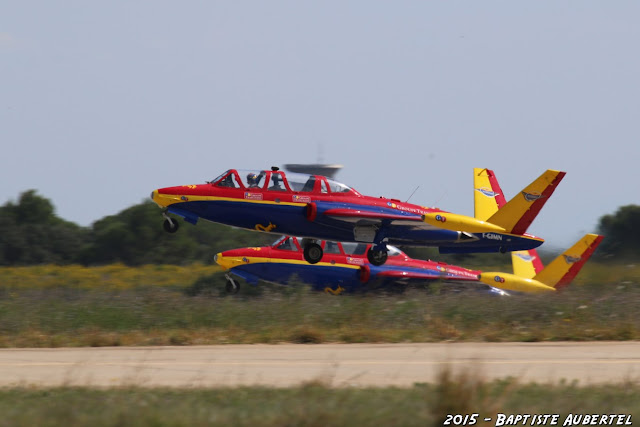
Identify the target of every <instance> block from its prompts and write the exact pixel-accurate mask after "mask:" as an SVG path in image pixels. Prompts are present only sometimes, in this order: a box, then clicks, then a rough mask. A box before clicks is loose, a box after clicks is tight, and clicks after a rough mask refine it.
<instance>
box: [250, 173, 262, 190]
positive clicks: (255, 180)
mask: <svg viewBox="0 0 640 427" xmlns="http://www.w3.org/2000/svg"><path fill="white" fill-rule="evenodd" d="M247 183H248V184H249V188H258V186H259V183H260V175H258V174H257V173H253V172H252V173H250V174H248V175H247Z"/></svg>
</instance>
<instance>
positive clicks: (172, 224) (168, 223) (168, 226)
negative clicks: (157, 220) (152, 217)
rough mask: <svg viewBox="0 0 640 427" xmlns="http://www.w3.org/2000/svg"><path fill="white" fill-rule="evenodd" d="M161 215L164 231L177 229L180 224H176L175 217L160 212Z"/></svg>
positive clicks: (169, 231) (172, 231) (170, 231)
mask: <svg viewBox="0 0 640 427" xmlns="http://www.w3.org/2000/svg"><path fill="white" fill-rule="evenodd" d="M162 216H163V217H164V222H163V223H162V226H163V227H164V231H166V232H167V233H175V232H176V231H178V228H179V227H180V224H178V220H177V219H175V218H171V217H170V216H169V215H167V214H162Z"/></svg>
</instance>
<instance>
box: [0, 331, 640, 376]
mask: <svg viewBox="0 0 640 427" xmlns="http://www.w3.org/2000/svg"><path fill="white" fill-rule="evenodd" d="M446 366H450V367H451V368H452V369H453V370H454V371H460V370H465V369H466V370H471V371H472V372H473V373H477V374H479V375H481V377H482V378H485V379H487V380H490V379H494V378H504V377H507V376H512V377H516V378H518V379H519V380H520V381H521V382H531V381H535V382H540V383H555V382H558V381H560V380H561V379H566V380H568V381H574V380H575V381H578V382H579V384H582V385H584V384H594V383H606V382H619V381H622V380H627V381H628V380H631V381H634V382H637V381H639V380H640V342H592V343H583V342H578V343H547V342H545V343H433V344H315V345H313V344H312V345H300V344H280V345H217V346H189V347H108V348H104V347H103V348H58V349H2V350H0V386H9V385H35V386H58V385H83V386H127V385H141V386H171V387H214V386H237V385H257V384H259V385H266V386H278V387H285V386H291V385H296V384H300V383H303V382H308V381H321V382H323V383H325V384H327V385H330V386H334V387H342V386H390V385H394V386H410V385H412V384H413V383H416V382H434V381H435V379H436V377H437V374H438V372H441V370H442V369H443V368H444V367H446Z"/></svg>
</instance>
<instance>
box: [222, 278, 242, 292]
mask: <svg viewBox="0 0 640 427" xmlns="http://www.w3.org/2000/svg"><path fill="white" fill-rule="evenodd" d="M225 277H226V278H227V285H226V286H225V287H224V289H225V290H226V291H227V293H228V294H237V293H238V291H239V290H240V285H239V284H238V282H236V281H235V280H234V279H233V277H231V276H229V275H228V274H225Z"/></svg>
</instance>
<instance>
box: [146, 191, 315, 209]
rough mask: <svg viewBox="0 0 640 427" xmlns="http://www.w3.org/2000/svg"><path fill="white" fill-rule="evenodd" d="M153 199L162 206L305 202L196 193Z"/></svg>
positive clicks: (297, 204) (292, 204)
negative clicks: (203, 203)
mask: <svg viewBox="0 0 640 427" xmlns="http://www.w3.org/2000/svg"><path fill="white" fill-rule="evenodd" d="M182 197H186V198H187V200H182ZM154 201H155V202H156V203H158V204H160V205H162V206H169V205H173V204H175V203H184V202H207V201H208V202H213V201H219V202H245V203H258V204H265V205H286V206H299V207H304V206H306V205H307V203H298V202H283V201H280V202H276V201H273V200H251V199H241V198H235V197H217V196H197V195H195V196H194V195H188V194H184V195H176V194H156V195H155V199H154Z"/></svg>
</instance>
